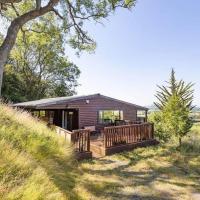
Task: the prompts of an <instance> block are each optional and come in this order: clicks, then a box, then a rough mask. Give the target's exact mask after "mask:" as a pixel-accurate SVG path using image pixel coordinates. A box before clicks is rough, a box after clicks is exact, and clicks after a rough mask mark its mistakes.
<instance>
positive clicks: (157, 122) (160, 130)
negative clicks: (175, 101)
mask: <svg viewBox="0 0 200 200" xmlns="http://www.w3.org/2000/svg"><path fill="white" fill-rule="evenodd" d="M148 121H149V122H151V123H154V131H155V132H154V134H155V137H156V138H158V140H159V141H160V142H167V141H168V140H169V139H170V134H169V133H168V132H167V131H166V127H165V124H164V123H163V120H162V112H160V111H156V112H152V113H151V114H149V116H148Z"/></svg>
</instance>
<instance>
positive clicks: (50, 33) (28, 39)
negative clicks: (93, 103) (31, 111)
mask: <svg viewBox="0 0 200 200" xmlns="http://www.w3.org/2000/svg"><path fill="white" fill-rule="evenodd" d="M37 27H38V29H40V30H43V29H44V28H45V32H44V31H41V32H40V33H36V32H28V33H26V35H25V37H24V34H23V32H21V31H20V32H19V34H18V37H17V40H16V44H15V46H14V48H13V50H12V52H11V54H10V56H9V59H8V64H7V65H6V67H5V74H4V82H3V87H2V96H3V97H4V98H6V99H8V100H11V101H13V102H16V101H17V102H20V101H29V100H36V99H41V98H44V97H55V96H68V95H72V94H74V93H75V90H74V89H75V87H76V86H77V78H78V77H79V74H80V71H79V69H78V67H77V66H76V65H74V64H73V63H71V62H69V61H68V59H67V58H66V57H64V46H63V43H64V42H63V40H64V38H63V35H62V34H61V32H60V29H59V26H57V24H56V23H55V20H54V17H52V16H48V24H45V23H44V22H43V21H42V20H40V22H39V23H37Z"/></svg>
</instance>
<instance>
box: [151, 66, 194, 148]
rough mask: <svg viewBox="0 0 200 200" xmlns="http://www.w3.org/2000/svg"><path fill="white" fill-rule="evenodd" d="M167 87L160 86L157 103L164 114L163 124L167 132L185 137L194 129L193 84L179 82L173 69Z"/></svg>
mask: <svg viewBox="0 0 200 200" xmlns="http://www.w3.org/2000/svg"><path fill="white" fill-rule="evenodd" d="M167 83H168V85H167V86H158V88H159V89H160V90H159V91H157V94H156V98H157V100H158V101H157V102H155V105H156V106H157V107H158V109H159V110H160V111H161V112H162V118H161V120H162V124H163V126H164V127H165V128H166V130H167V132H168V133H169V134H170V135H172V136H175V137H178V138H179V145H180V146H181V138H182V137H183V136H185V135H186V134H187V133H188V132H189V131H190V129H191V127H192V120H191V119H190V116H189V115H190V113H191V111H192V109H193V108H194V107H193V106H192V102H193V92H194V91H193V89H192V87H193V84H192V83H188V84H186V83H185V82H184V81H183V80H180V81H177V80H176V77H175V72H174V70H173V69H172V71H171V77H170V80H169V82H167Z"/></svg>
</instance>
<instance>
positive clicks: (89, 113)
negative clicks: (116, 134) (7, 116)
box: [16, 94, 148, 130]
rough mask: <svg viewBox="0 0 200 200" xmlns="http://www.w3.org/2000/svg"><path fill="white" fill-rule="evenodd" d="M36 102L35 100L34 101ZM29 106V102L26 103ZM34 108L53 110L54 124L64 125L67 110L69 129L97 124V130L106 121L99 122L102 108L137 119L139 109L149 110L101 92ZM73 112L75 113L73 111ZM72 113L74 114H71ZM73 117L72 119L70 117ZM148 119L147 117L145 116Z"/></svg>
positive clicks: (131, 119)
mask: <svg viewBox="0 0 200 200" xmlns="http://www.w3.org/2000/svg"><path fill="white" fill-rule="evenodd" d="M32 103H34V101H33V102H32ZM25 105H26V107H25V106H24V108H26V109H27V108H28V104H27V103H26V104H25ZM16 106H18V107H23V103H22V104H16ZM32 109H34V110H49V111H50V110H52V111H54V112H55V114H54V120H53V121H54V124H55V125H57V126H60V127H63V128H65V127H64V126H63V124H62V119H63V111H64V112H67V113H68V114H67V117H66V118H67V120H69V121H67V123H69V125H68V127H69V128H67V129H68V130H74V129H82V128H84V127H87V126H95V128H96V130H100V129H103V128H104V127H105V123H101V122H99V111H102V110H104V111H105V110H119V111H122V112H123V120H129V121H137V120H138V119H137V111H138V110H143V111H144V112H147V110H148V109H147V108H145V107H142V106H138V105H135V104H132V103H128V102H124V101H120V100H117V99H113V98H110V97H107V96H103V95H100V94H95V95H89V96H84V97H79V98H71V99H67V100H62V101H60V100H56V101H55V102H53V103H52V102H51V103H40V104H39V105H37V106H35V107H32ZM71 112H73V114H72V113H71ZM69 114H72V115H69ZM70 117H71V119H70ZM144 121H146V117H145V118H144ZM70 123H71V125H70Z"/></svg>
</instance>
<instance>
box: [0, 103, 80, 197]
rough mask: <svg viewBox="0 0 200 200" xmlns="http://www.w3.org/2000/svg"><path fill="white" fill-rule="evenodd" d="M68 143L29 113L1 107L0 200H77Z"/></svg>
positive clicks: (71, 155) (74, 170)
mask: <svg viewBox="0 0 200 200" xmlns="http://www.w3.org/2000/svg"><path fill="white" fill-rule="evenodd" d="M75 185H76V161H75V160H74V158H73V152H72V148H71V146H70V144H66V143H65V142H64V140H62V139H61V138H59V137H58V136H56V134H55V133H54V132H53V131H52V130H50V129H48V128H47V127H46V126H45V124H43V123H41V122H38V120H37V119H35V118H33V117H31V116H30V115H29V113H27V112H25V111H22V110H16V109H13V108H11V107H8V106H6V105H3V104H0V199H24V200H25V199H26V200H29V199H31V200H34V199H59V200H60V199H61V200H62V199H79V196H78V195H77V194H76V192H75V190H74V187H75Z"/></svg>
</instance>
